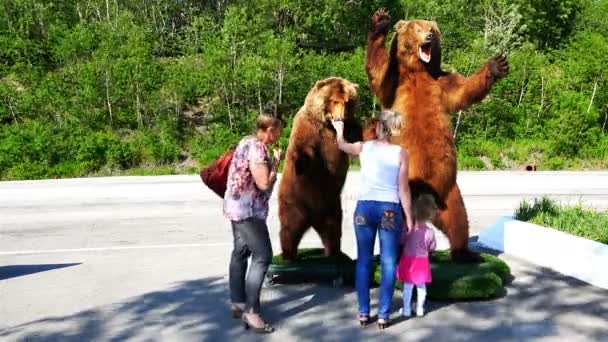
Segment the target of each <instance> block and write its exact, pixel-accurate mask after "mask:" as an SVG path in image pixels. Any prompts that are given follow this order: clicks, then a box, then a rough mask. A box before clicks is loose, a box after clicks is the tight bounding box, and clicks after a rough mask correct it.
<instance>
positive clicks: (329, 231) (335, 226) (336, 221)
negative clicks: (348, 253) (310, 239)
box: [313, 209, 342, 256]
mask: <svg viewBox="0 0 608 342" xmlns="http://www.w3.org/2000/svg"><path fill="white" fill-rule="evenodd" d="M313 228H314V230H315V231H316V232H317V234H319V237H320V238H321V241H322V243H323V248H324V249H325V256H337V255H338V254H340V248H341V240H342V209H339V210H338V211H337V212H335V213H332V214H331V215H330V216H326V217H323V218H321V219H320V220H319V221H318V222H315V223H314V224H313Z"/></svg>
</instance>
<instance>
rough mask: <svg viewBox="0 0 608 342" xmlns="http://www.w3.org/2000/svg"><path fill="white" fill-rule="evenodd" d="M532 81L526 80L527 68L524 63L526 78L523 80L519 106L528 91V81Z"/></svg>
mask: <svg viewBox="0 0 608 342" xmlns="http://www.w3.org/2000/svg"><path fill="white" fill-rule="evenodd" d="M529 82H530V81H528V82H526V68H525V65H524V79H523V80H522V82H521V92H520V93H519V101H517V106H518V107H519V105H520V104H521V101H523V99H524V93H525V91H526V87H527V86H528V83H529Z"/></svg>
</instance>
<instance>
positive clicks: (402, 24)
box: [395, 20, 410, 31]
mask: <svg viewBox="0 0 608 342" xmlns="http://www.w3.org/2000/svg"><path fill="white" fill-rule="evenodd" d="M409 23H410V21H409V20H399V21H398V22H397V23H396V24H395V30H397V31H399V30H400V29H401V28H403V27H405V26H407V24H409Z"/></svg>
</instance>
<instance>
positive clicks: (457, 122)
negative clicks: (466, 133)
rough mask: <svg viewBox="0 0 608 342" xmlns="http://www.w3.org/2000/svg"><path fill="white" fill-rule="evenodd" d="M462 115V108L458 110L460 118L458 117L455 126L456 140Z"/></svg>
mask: <svg viewBox="0 0 608 342" xmlns="http://www.w3.org/2000/svg"><path fill="white" fill-rule="evenodd" d="M461 116H462V110H459V111H458V119H456V126H455V127H454V140H456V136H458V126H459V125H460V117H461Z"/></svg>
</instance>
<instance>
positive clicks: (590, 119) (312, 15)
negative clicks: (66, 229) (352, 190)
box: [0, 0, 608, 180]
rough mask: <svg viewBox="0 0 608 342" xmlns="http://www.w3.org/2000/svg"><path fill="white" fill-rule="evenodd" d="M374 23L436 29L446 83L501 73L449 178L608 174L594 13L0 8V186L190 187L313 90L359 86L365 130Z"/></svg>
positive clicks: (603, 54)
mask: <svg viewBox="0 0 608 342" xmlns="http://www.w3.org/2000/svg"><path fill="white" fill-rule="evenodd" d="M379 7H385V8H387V9H388V10H389V12H390V14H391V16H392V18H393V24H394V23H395V22H396V21H397V20H399V19H428V20H435V21H437V23H438V26H439V28H440V30H441V32H442V52H443V67H444V69H446V70H449V71H456V72H459V73H460V74H462V75H470V74H472V73H473V72H475V70H477V69H478V68H480V67H481V66H482V64H483V63H485V62H486V61H487V60H488V59H489V58H490V57H492V56H494V55H496V54H498V53H505V54H507V56H508V59H509V62H510V70H511V72H510V75H509V76H508V77H506V78H505V79H502V80H501V81H500V82H498V83H497V84H496V85H495V86H494V88H493V89H492V91H491V93H490V94H489V96H488V97H487V98H486V99H485V100H484V101H483V102H482V103H480V104H478V105H475V106H473V107H471V108H469V109H467V110H466V111H463V112H459V113H454V115H453V117H452V127H453V130H454V136H455V138H456V143H457V149H458V163H459V164H458V166H459V169H460V170H492V169H506V170H521V169H523V168H524V166H525V165H528V164H535V165H537V169H538V170H560V169H581V170H590V169H605V168H606V167H607V166H608V135H607V131H608V123H607V120H608V93H607V92H606V89H607V87H608V77H607V76H608V75H607V73H606V69H605V68H606V66H607V65H608V64H607V62H608V57H607V56H608V21H607V20H605V18H607V17H608V0H578V1H577V0H561V1H545V0H515V1H507V0H480V1H469V0H451V1H446V0H443V1H437V0H424V1H421V0H407V1H390V0H386V1H371V0H349V1H338V0H327V1H318V0H317V1H312V0H299V1H295V0H259V1H242V0H214V1H195V0H76V1H51V2H50V1H43V0H5V1H3V2H2V4H0V179H3V180H9V179H40V178H60V177H83V176H100V175H119V174H175V173H194V172H197V171H198V170H199V169H200V167H202V166H204V165H206V164H208V163H209V162H210V161H212V160H213V159H214V158H216V157H217V156H219V155H220V154H221V153H223V152H224V151H225V150H226V149H227V148H228V146H230V145H231V144H233V143H235V142H237V141H238V140H239V139H240V138H241V137H242V136H243V135H244V134H247V133H249V132H251V131H252V123H253V119H254V117H255V116H256V115H257V114H258V113H259V112H260V111H262V110H264V108H265V107H266V106H267V104H268V103H275V104H277V105H278V106H279V108H280V109H281V110H282V111H283V112H284V113H285V114H284V117H285V118H286V119H287V122H288V123H289V124H290V123H291V118H292V117H293V115H295V113H296V112H297V110H298V109H299V108H300V107H301V106H302V104H303V100H304V97H305V96H306V93H307V92H308V90H309V89H310V88H311V86H312V85H313V84H314V82H315V81H316V80H319V79H323V78H326V77H329V76H340V77H344V78H347V79H349V80H351V81H352V82H356V83H358V84H359V85H360V88H359V89H360V95H361V106H360V111H359V114H358V115H359V117H360V119H361V120H362V121H364V120H365V119H366V118H368V117H369V116H370V115H372V114H373V113H375V112H377V111H378V110H379V105H378V103H377V101H376V100H375V99H374V96H373V95H372V93H371V91H370V89H369V85H368V82H367V77H366V75H365V69H364V58H365V46H366V37H367V30H368V27H369V19H370V17H371V16H372V14H373V13H374V11H375V10H376V9H377V8H379ZM389 38H390V37H389ZM289 132H290V126H289V125H288V127H287V129H286V130H284V133H283V136H282V138H281V140H280V144H281V145H282V146H283V147H286V145H287V142H288V137H289Z"/></svg>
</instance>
